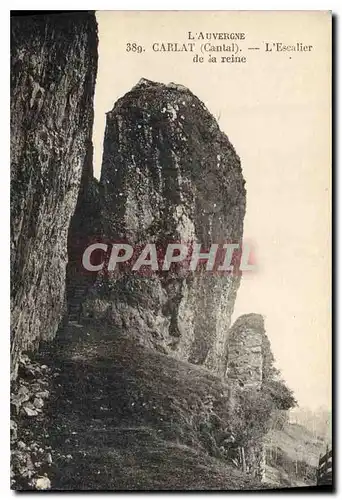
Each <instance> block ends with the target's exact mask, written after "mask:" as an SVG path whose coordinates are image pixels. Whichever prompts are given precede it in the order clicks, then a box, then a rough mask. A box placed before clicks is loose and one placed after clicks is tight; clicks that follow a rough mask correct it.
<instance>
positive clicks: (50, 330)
mask: <svg viewBox="0 0 342 500" xmlns="http://www.w3.org/2000/svg"><path fill="white" fill-rule="evenodd" d="M96 72H97V24H96V20H95V14H93V13H77V14H65V15H55V14H54V15H53V16H51V15H46V16H30V17H19V18H13V19H12V27H11V322H12V324H11V350H12V377H13V376H15V373H16V366H17V360H18V354H19V353H20V352H21V351H22V350H26V349H28V348H32V347H34V346H35V345H37V343H38V342H39V341H40V340H46V339H48V338H51V337H53V336H54V334H55V332H56V330H57V328H58V325H59V322H60V319H61V315H62V310H63V304H64V291H65V267H66V262H67V234H68V227H69V222H70V217H71V215H72V214H73V211H74V209H75V205H76V200H77V196H78V191H79V185H80V179H81V172H82V168H83V164H84V161H85V157H86V152H87V150H88V149H89V147H90V144H91V135H92V124H93V96H94V87H95V79H96Z"/></svg>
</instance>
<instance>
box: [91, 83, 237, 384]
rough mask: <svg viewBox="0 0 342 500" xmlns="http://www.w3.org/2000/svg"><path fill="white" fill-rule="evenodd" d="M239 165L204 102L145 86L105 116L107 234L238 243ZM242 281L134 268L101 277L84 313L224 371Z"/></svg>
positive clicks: (179, 90) (172, 88) (137, 243)
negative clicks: (135, 270)
mask: <svg viewBox="0 0 342 500" xmlns="http://www.w3.org/2000/svg"><path fill="white" fill-rule="evenodd" d="M244 183H245V181H244V179H243V176H242V170H241V166H240V160H239V157H238V156H237V154H236V152H235V150H234V148H233V146H232V145H231V143H230V142H229V140H228V138H227V136H226V135H225V134H224V133H223V132H221V131H220V129H219V126H218V124H217V122H216V120H215V119H214V117H213V116H212V115H211V114H210V113H209V111H208V110H207V109H206V107H205V105H204V104H203V103H202V102H201V101H200V100H199V99H198V98H197V97H196V96H194V95H193V94H192V93H191V92H190V91H189V90H188V89H186V88H185V87H182V86H179V85H175V84H169V85H163V84H160V83H155V82H151V81H148V80H144V79H142V80H141V81H140V82H139V83H138V84H137V85H136V86H135V87H133V89H132V90H131V91H130V92H128V93H127V94H126V95H125V96H124V97H122V98H121V99H119V100H118V101H117V102H116V104H115V105H114V108H113V110H112V111H110V112H109V113H107V124H106V132H105V139H104V154H103V165H102V173H101V180H100V190H101V197H102V200H103V208H102V220H103V223H104V235H103V236H104V237H105V238H107V239H108V240H109V241H112V242H118V241H122V240H123V239H124V240H125V241H126V242H127V243H129V244H131V245H133V246H134V247H135V248H136V247H143V246H144V245H145V244H147V243H155V244H157V245H158V244H159V245H161V246H163V245H166V244H167V243H169V242H170V243H180V242H192V243H200V244H201V245H202V248H203V250H202V251H204V249H208V248H209V247H210V245H211V244H212V243H218V244H221V243H227V242H229V243H232V242H233V243H239V242H241V238H242V232H243V219H244V214H245V188H244ZM239 280H240V277H239V276H238V275H234V276H232V275H231V276H218V275H214V274H212V275H211V274H210V273H208V272H206V271H205V270H203V269H202V270H200V271H196V272H195V273H192V274H182V272H181V271H180V270H178V271H177V270H175V271H174V272H166V273H163V272H158V271H156V272H153V273H152V274H151V275H149V276H139V275H138V274H134V273H132V272H131V270H130V271H129V272H127V273H125V272H121V274H119V275H117V276H116V277H115V279H111V278H110V277H108V276H106V275H104V274H103V275H101V276H99V277H98V280H97V286H96V287H95V290H94V293H93V295H92V296H91V297H89V298H88V300H87V304H86V305H85V307H84V310H85V311H86V313H87V314H90V313H91V314H92V315H93V316H95V317H96V318H98V319H100V318H101V319H102V320H103V319H106V320H108V321H109V322H110V323H111V324H112V325H114V326H116V327H118V328H120V329H121V330H125V331H126V332H127V334H129V335H133V336H135V337H136V339H137V340H138V341H139V342H141V343H143V344H145V345H148V346H150V347H153V348H155V349H158V350H159V351H161V352H164V353H170V354H172V355H174V356H176V357H178V358H180V359H185V360H188V361H190V362H192V363H196V364H204V365H205V366H206V367H208V368H210V369H211V370H213V371H214V372H216V373H218V374H222V375H223V373H224V370H225V365H226V338H227V331H228V328H229V323H230V317H231V314H232V311H233V306H234V301H235V296H236V292H237V288H238V285H239Z"/></svg>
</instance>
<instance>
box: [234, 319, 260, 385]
mask: <svg viewBox="0 0 342 500" xmlns="http://www.w3.org/2000/svg"><path fill="white" fill-rule="evenodd" d="M264 332H265V329H264V320H263V317H262V316H261V315H260V314H253V313H252V314H244V315H243V316H239V318H238V319H237V320H236V321H235V323H234V324H233V326H232V327H231V328H230V330H229V338H228V344H229V348H228V362H227V371H226V376H227V378H228V379H229V380H230V381H231V383H232V384H233V385H235V386H238V387H241V388H254V389H259V388H260V386H261V383H262V380H263V339H264V335H265V333H264Z"/></svg>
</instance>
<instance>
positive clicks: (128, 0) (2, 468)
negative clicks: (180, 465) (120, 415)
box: [0, 0, 342, 499]
mask: <svg viewBox="0 0 342 500" xmlns="http://www.w3.org/2000/svg"><path fill="white" fill-rule="evenodd" d="M4 7H5V8H4ZM27 8H30V9H32V10H34V9H36V10H44V9H48V10H59V9H65V10H68V9H69V10H70V9H74V10H331V11H332V12H333V13H334V14H335V15H336V16H337V17H339V16H338V14H340V12H341V2H339V1H337V0H334V1H330V2H328V1H324V0H312V1H310V2H308V1H304V0H286V1H284V0H282V1H278V2H277V3H274V2H271V1H257V0H249V1H247V0H245V1H244V0H239V1H237V0H235V1H229V0H220V1H219V0H211V1H210V2H204V1H197V2H191V1H190V0H173V1H172V2H163V3H162V4H161V3H160V2H157V1H153V0H150V1H147V0H146V1H145V2H144V4H143V5H142V2H141V0H140V1H139V0H135V1H134V0H118V1H115V2H113V1H109V0H98V1H97V2H96V5H94V2H90V1H88V0H83V1H82V2H77V1H70V0H68V1H66V0H59V1H58V2H54V1H53V2H49V3H48V4H46V3H45V2H43V1H42V0H35V1H34V2H30V4H29V5H28V3H27V2H26V1H24V0H15V1H12V2H6V1H4V2H3V3H2V9H1V10H2V12H1V14H2V15H1V16H0V23H1V24H0V37H1V43H0V47H1V63H2V64H1V68H2V78H1V80H0V84H1V92H0V98H1V107H0V109H1V114H0V120H1V136H0V137H1V149H0V151H1V154H2V156H3V160H2V161H3V163H2V165H3V168H2V176H3V177H2V179H1V183H0V189H1V196H0V200H1V202H2V203H1V205H2V209H3V213H2V217H1V218H0V221H1V232H0V234H1V242H0V245H1V247H0V255H1V258H2V263H3V264H2V280H1V281H2V288H1V316H0V318H1V320H2V325H1V326H2V328H1V334H2V336H1V348H0V356H1V359H0V370H1V382H2V383H1V394H0V405H1V412H0V418H1V425H0V432H1V439H0V443H1V452H0V493H1V497H2V498H4V499H7V498H9V497H12V495H14V494H15V493H14V492H11V491H10V490H9V321H10V316H9V200H10V198H9V171H10V170H9V165H10V156H9V119H10V116H9V95H10V88H9V87H10V82H9V78H8V75H9V53H10V51H9V9H13V10H25V9H27ZM339 21H340V20H339V19H338V20H337V23H336V24H337V25H338V24H339ZM336 29H338V26H336ZM335 42H336V46H335V52H336V54H337V57H336V61H335V64H336V71H335V73H336V75H335V79H337V80H336V82H337V81H338V82H340V85H341V78H340V54H341V42H340V37H339V36H336V39H335ZM336 91H337V85H336ZM336 93H337V92H336ZM334 106H335V114H336V135H335V151H336V157H335V162H336V164H335V166H334V180H335V183H337V188H336V200H335V202H336V211H337V213H336V216H337V220H336V222H337V224H336V230H337V234H336V244H337V248H339V247H340V245H339V243H340V235H341V224H342V222H341V221H342V214H341V204H340V203H339V201H338V198H339V195H340V193H341V176H340V175H337V171H338V167H339V166H340V163H339V161H338V155H337V146H338V144H339V143H341V129H340V128H339V127H338V122H339V120H338V118H339V117H340V102H339V101H338V99H337V95H336V96H335V103H334ZM4 207H6V216H5V215H4ZM317 237H319V235H317ZM336 257H337V252H336ZM333 272H335V270H333ZM335 279H336V285H339V284H340V282H341V281H340V280H341V269H340V268H337V274H336V275H335ZM339 310H342V298H341V295H339V296H336V304H335V314H336V325H335V348H337V347H338V354H340V347H341V344H340V343H339V345H338V342H337V341H338V337H339V333H340V332H339V328H338V327H339V323H338V321H337V319H338V318H337V312H338V311H339ZM338 354H335V365H336V366H335V375H337V372H339V370H338V362H337V359H338ZM339 359H342V358H341V357H339ZM338 375H340V373H339V374H338ZM338 379H339V377H338ZM338 382H340V380H335V385H336V388H335V396H337V389H338ZM338 410H339V405H338V401H337V400H335V420H336V422H335V424H336V423H337V414H339V411H338ZM338 437H339V434H338V433H337V435H336V442H335V448H336V445H338V446H339V449H341V447H340V439H337V438H338ZM341 463H342V461H341V460H338V462H337V464H338V465H339V467H338V470H337V471H336V470H335V476H336V479H337V481H336V485H337V487H338V486H339V480H338V479H339V475H340V472H341ZM99 494H101V493H93V494H87V498H93V497H96V496H98V495H99ZM113 494H115V493H113ZM228 494H229V493H228ZM255 494H259V495H261V494H262V493H255ZM279 494H281V493H279ZM64 495H66V496H65V498H68V497H69V495H72V493H71V494H64ZM127 495H128V496H131V495H133V493H131V494H128V493H127V494H126V495H125V496H127ZM146 495H149V494H148V493H147V494H146ZM171 495H174V494H171V493H170V494H165V493H164V494H163V496H164V497H167V496H171ZM179 495H184V493H179ZM198 495H199V494H198ZM206 495H210V493H206ZM297 495H298V496H299V495H301V494H300V493H298V494H294V496H297ZM153 496H155V494H154V495H153ZM195 496H196V495H195Z"/></svg>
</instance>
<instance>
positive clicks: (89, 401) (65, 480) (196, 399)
mask: <svg viewBox="0 0 342 500" xmlns="http://www.w3.org/2000/svg"><path fill="white" fill-rule="evenodd" d="M64 334H65V337H66V340H65V342H64V346H62V347H58V349H57V348H56V352H55V353H54V363H56V361H57V363H59V364H60V365H61V368H62V370H61V372H60V376H59V377H57V378H56V382H55V385H54V389H53V394H52V397H51V404H50V408H49V410H48V411H49V416H50V418H48V420H47V424H46V427H47V429H46V430H47V433H48V434H49V441H50V444H51V445H52V449H53V450H54V453H53V461H54V464H55V466H54V474H53V476H52V477H51V473H50V477H51V479H52V488H53V489H64V490H65V489H66V490H68V489H83V490H92V489H108V490H113V489H115V490H123V489H128V490H131V489H138V490H150V489H158V490H168V489H169V490H174V489H253V488H260V487H261V485H260V484H259V483H257V482H255V480H254V479H252V478H248V477H246V476H244V475H243V474H242V473H241V472H240V471H239V470H237V469H236V468H234V467H233V466H229V465H228V464H227V462H225V461H224V460H222V459H221V458H220V456H219V455H217V449H215V448H211V447H212V444H213V443H212V440H211V437H210V435H208V434H207V435H205V433H204V434H203V432H202V431H201V429H202V427H201V425H202V424H203V422H207V421H209V420H210V418H209V417H210V415H212V414H213V413H215V415H216V416H217V420H218V421H219V425H218V426H217V429H216V430H215V432H216V438H217V439H218V440H219V438H220V432H221V433H222V432H223V431H222V430H223V428H224V426H225V425H227V419H229V390H228V387H227V386H226V385H225V384H223V383H222V382H221V381H220V380H219V379H218V378H216V377H215V376H213V375H212V374H211V373H210V372H209V371H207V370H204V369H202V368H199V367H196V366H194V365H191V364H189V363H185V362H180V361H177V360H175V359H173V358H170V357H167V356H165V355H162V354H159V353H157V352H154V351H150V350H147V349H144V348H143V347H138V346H136V345H134V344H132V343H131V342H129V341H128V340H125V339H123V338H118V337H116V335H115V332H113V331H107V332H105V331H101V332H99V331H97V330H96V329H94V328H92V327H90V326H87V327H83V328H77V327H76V326H73V327H72V326H69V327H68V330H67V331H66V332H64ZM68 337H69V338H71V337H72V339H73V340H72V343H71V342H70V341H69V340H68ZM209 449H210V450H211V452H212V453H214V454H216V457H215V456H209V455H208V450H209ZM69 454H70V455H71V457H67V455H69Z"/></svg>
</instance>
